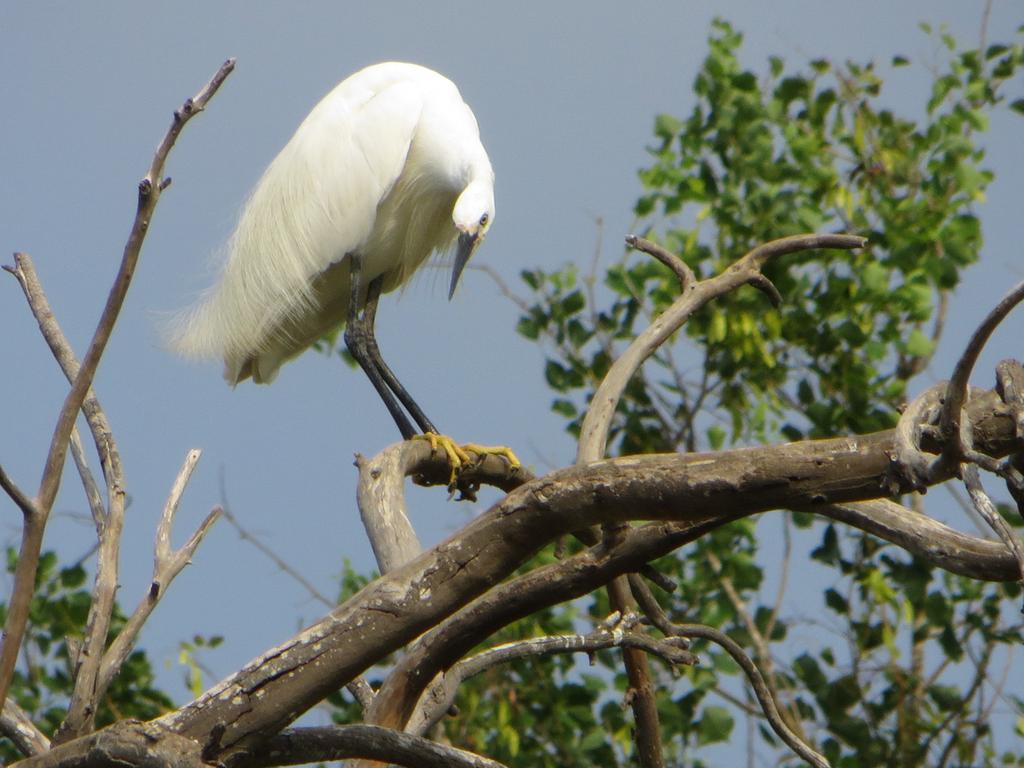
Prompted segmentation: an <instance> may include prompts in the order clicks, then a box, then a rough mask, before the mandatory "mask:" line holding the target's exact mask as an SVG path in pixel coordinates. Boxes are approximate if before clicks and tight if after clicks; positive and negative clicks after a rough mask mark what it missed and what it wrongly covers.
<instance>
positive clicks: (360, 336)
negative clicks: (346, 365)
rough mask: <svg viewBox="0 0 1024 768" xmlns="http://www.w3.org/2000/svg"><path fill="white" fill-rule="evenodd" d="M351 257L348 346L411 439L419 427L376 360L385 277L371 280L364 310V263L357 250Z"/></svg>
mask: <svg viewBox="0 0 1024 768" xmlns="http://www.w3.org/2000/svg"><path fill="white" fill-rule="evenodd" d="M349 259H350V262H349V263H350V268H349V282H350V287H351V297H350V299H349V304H348V322H347V323H346V325H345V346H346V347H347V348H348V351H349V352H350V353H351V355H352V357H354V358H355V360H356V362H357V363H359V367H360V368H362V369H363V372H364V373H365V374H366V377H367V378H368V379H369V380H370V383H371V384H373V388H374V389H376V390H377V394H378V395H380V399H381V400H383V401H384V407H385V408H387V409H388V413H390V414H391V418H392V419H394V420H395V424H396V425H397V426H398V431H399V432H401V433H402V438H403V439H405V440H411V439H412V437H413V436H414V435H415V434H416V430H415V429H414V428H413V426H412V424H411V423H409V419H408V417H407V416H406V415H405V412H404V411H403V410H402V406H401V405H399V403H398V401H397V400H396V399H395V395H394V394H392V392H391V390H390V389H389V388H388V384H387V381H386V379H385V377H384V375H383V374H382V372H381V371H380V369H379V368H378V367H377V365H376V362H375V360H380V350H379V349H377V342H376V341H375V339H374V337H373V321H374V317H375V315H376V312H377V299H378V298H379V297H380V288H381V285H380V283H381V279H380V278H377V279H375V280H371V281H370V285H369V286H367V290H366V298H367V302H366V307H365V309H364V310H363V311H362V312H360V311H359V303H360V299H361V298H362V297H361V296H360V293H361V290H360V288H361V282H362V274H363V262H362V258H360V257H359V255H358V254H354V253H351V254H349ZM371 296H372V297H373V301H372V302H371V301H370V298H371ZM374 353H376V354H374ZM381 362H383V361H381ZM388 373H389V374H391V377H392V378H394V374H392V373H391V371H390V370H389V371H388Z"/></svg>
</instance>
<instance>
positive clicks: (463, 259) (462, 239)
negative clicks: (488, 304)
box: [448, 232, 480, 301]
mask: <svg viewBox="0 0 1024 768" xmlns="http://www.w3.org/2000/svg"><path fill="white" fill-rule="evenodd" d="M479 239H480V238H479V237H478V236H477V235H471V234H470V233H469V232H463V233H462V234H460V235H459V244H458V245H457V246H456V247H455V265H454V266H453V267H452V284H451V287H450V288H449V289H448V300H449V301H451V299H452V296H454V295H455V286H457V285H458V284H459V277H460V276H461V275H462V270H464V269H465V268H466V263H467V262H468V261H469V257H470V256H472V255H473V251H475V250H476V244H477V242H479Z"/></svg>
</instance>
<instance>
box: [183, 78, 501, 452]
mask: <svg viewBox="0 0 1024 768" xmlns="http://www.w3.org/2000/svg"><path fill="white" fill-rule="evenodd" d="M493 221H494V172H493V170H492V169H491V163H490V160H489V159H488V157H487V152H486V151H485V150H484V147H483V145H482V144H481V143H480V134H479V129H478V127H477V122H476V118H475V117H474V116H473V113H472V111H471V110H470V108H469V107H468V106H467V105H466V104H465V102H463V100H462V96H461V95H460V94H459V91H458V89H457V88H456V87H455V85H454V83H452V82H451V81H450V80H448V79H447V78H445V77H443V76H442V75H440V74H438V73H437V72H434V71H432V70H430V69H427V68H425V67H421V66H417V65H415V64H403V63H398V62H388V63H384V64H376V65H374V66H370V67H367V68H366V69H363V70H360V71H359V72H356V73H355V74H354V75H352V76H351V77H349V78H347V79H346V80H344V81H343V82H342V83H341V84H339V85H338V86H337V87H335V88H334V90H332V91H331V92H330V93H328V94H327V96H325V97H324V98H323V100H322V101H321V102H320V103H319V104H317V105H316V107H314V108H313V111H312V112H310V113H309V115H308V116H307V117H306V119H305V120H304V121H303V122H302V124H301V125H300V126H299V128H298V130H297V131H296V132H295V135H294V136H292V138H291V140H290V141H289V142H288V143H287V144H286V145H285V147H284V149H282V150H281V152H280V154H278V156H277V157H276V158H275V159H274V161H273V162H272V163H271V164H270V166H269V167H268V168H267V170H266V172H265V173H264V174H263V177H262V178H261V179H260V180H259V182H258V183H257V185H256V187H255V189H254V190H253V192H252V194H251V196H250V197H249V200H248V202H247V203H246V205H245V208H244V210H243V212H242V214H241V217H240V220H239V222H238V226H237V229H236V230H235V232H234V234H233V235H232V237H231V239H230V241H229V244H228V249H227V251H228V254H227V259H226V262H225V264H224V268H223V273H222V275H221V278H220V281H219V282H218V283H217V285H216V286H214V287H213V289H212V290H211V291H210V292H209V293H208V294H207V295H206V296H205V298H204V299H203V300H202V301H201V302H200V303H199V305H198V306H196V307H195V308H193V309H192V310H191V311H189V312H188V313H186V315H185V316H184V317H183V318H182V319H181V320H180V322H179V323H178V325H177V327H176V329H175V330H174V331H172V339H171V344H172V346H173V347H174V348H175V349H176V350H177V351H179V352H181V353H183V354H185V355H187V356H189V357H194V358H213V357H219V358H221V359H223V361H224V377H225V378H226V379H227V381H228V383H230V384H232V385H235V384H238V383H239V382H241V381H244V380H245V379H247V378H250V377H251V378H252V379H253V381H255V382H256V383H269V382H270V381H272V380H273V378H274V377H275V376H276V375H277V372H278V369H279V368H280V367H281V365H282V364H284V363H285V362H287V361H288V360H290V359H291V358H293V357H295V356H296V355H298V354H299V353H301V352H302V351H303V350H305V349H306V348H307V347H309V346H310V345H311V344H313V343H314V342H315V341H317V340H318V339H320V338H321V337H323V336H324V334H326V333H328V332H330V331H332V330H335V329H338V328H340V327H341V326H342V325H344V324H347V328H346V331H345V343H346V345H347V346H348V347H349V350H350V351H351V353H352V355H353V356H354V357H355V358H356V360H357V361H358V362H359V364H360V365H361V366H362V368H363V370H364V371H365V372H366V374H367V375H368V376H369V378H370V380H371V382H373V384H374V386H375V387H376V388H377V390H378V392H379V393H380V395H381V397H382V399H383V400H384V402H385V405H386V406H387V407H388V410H389V411H390V412H391V414H392V416H393V417H394V419H395V421H396V423H397V424H398V428H399V430H400V431H401V432H402V435H403V437H405V438H406V439H408V438H410V437H412V436H413V434H414V433H415V430H414V429H413V428H412V426H411V425H410V423H409V420H408V419H407V418H406V417H405V414H404V413H402V409H401V407H400V406H399V405H398V403H397V402H396V398H397V399H398V400H399V401H400V402H401V403H402V405H404V406H405V408H406V409H407V410H408V411H409V413H410V415H412V417H413V419H414V420H415V421H416V423H417V424H418V425H419V427H420V429H422V430H423V431H424V432H426V433H435V434H436V432H437V430H436V429H435V428H434V426H433V424H432V423H431V422H430V421H429V420H428V419H427V418H426V417H425V416H424V415H423V412H422V411H421V410H420V409H419V407H418V406H417V405H416V403H415V402H414V401H413V400H412V398H411V397H409V395H408V393H407V392H406V391H405V389H404V388H403V387H402V386H401V384H400V383H399V382H398V380H397V378H396V377H395V376H394V374H392V373H391V371H390V370H389V369H388V367H387V365H386V364H385V363H384V361H383V359H382V358H381V357H380V352H379V351H378V349H377V344H376V341H375V338H374V332H373V320H374V313H375V311H376V304H377V298H378V297H379V295H380V294H381V293H382V292H383V293H387V292H388V291H392V290H394V289H395V288H397V287H399V286H401V285H403V284H404V283H405V282H406V281H407V280H409V278H410V277H411V276H412V274H413V273H414V272H415V271H416V270H417V269H418V268H419V267H420V266H421V265H422V264H423V262H424V261H425V260H426V259H427V257H428V256H430V255H431V254H432V253H434V252H444V251H447V250H450V249H452V248H453V247H454V249H455V254H454V267H453V269H452V276H451V286H450V290H449V299H450V298H451V296H452V294H453V293H454V291H455V287H456V285H457V284H458V280H459V276H460V275H461V273H462V270H463V268H464V267H465V265H466V262H467V261H468V260H469V258H470V256H472V254H473V252H474V251H475V250H476V248H477V246H479V244H480V242H481V241H482V240H483V238H484V236H485V235H486V234H487V231H488V230H489V229H490V227H491V224H492V223H493Z"/></svg>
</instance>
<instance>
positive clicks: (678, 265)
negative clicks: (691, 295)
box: [626, 235, 697, 293]
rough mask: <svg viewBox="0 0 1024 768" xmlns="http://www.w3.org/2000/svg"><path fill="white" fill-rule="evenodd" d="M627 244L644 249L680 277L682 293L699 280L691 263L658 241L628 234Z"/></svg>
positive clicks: (639, 249) (640, 249)
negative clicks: (691, 267) (663, 246)
mask: <svg viewBox="0 0 1024 768" xmlns="http://www.w3.org/2000/svg"><path fill="white" fill-rule="evenodd" d="M626 245H628V246H629V247H630V248H636V249H637V250H638V251H643V252H644V253H646V254H647V255H648V256H653V257H654V258H656V259H657V260H658V261H660V262H661V263H662V264H664V265H665V266H666V267H668V268H669V269H671V270H672V271H673V272H674V273H675V276H676V277H677V278H678V279H679V292H680V293H685V292H686V288H687V286H690V285H693V284H694V283H696V282H697V276H696V275H694V274H693V270H692V269H690V265H689V264H687V263H686V262H685V261H683V260H682V259H681V258H679V257H678V256H676V255H675V254H674V253H672V252H671V251H669V250H668V249H667V248H662V247H661V246H660V245H658V244H657V243H655V242H652V241H650V240H647V239H645V238H643V237H638V236H636V235H626Z"/></svg>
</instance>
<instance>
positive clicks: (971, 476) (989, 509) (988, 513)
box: [963, 464, 1024, 581]
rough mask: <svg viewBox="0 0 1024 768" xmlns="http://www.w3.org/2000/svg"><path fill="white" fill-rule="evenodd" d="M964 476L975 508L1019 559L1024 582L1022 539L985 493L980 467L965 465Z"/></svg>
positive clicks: (1021, 577)
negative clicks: (979, 472) (979, 471)
mask: <svg viewBox="0 0 1024 768" xmlns="http://www.w3.org/2000/svg"><path fill="white" fill-rule="evenodd" d="M963 475H964V485H965V486H966V487H967V493H968V494H969V495H970V497H971V501H972V502H973V503H974V508H975V509H976V510H977V511H978V514H979V515H981V517H982V519H983V520H984V521H985V522H986V523H987V524H988V526H989V528H991V529H992V530H993V531H995V533H996V535H997V536H999V538H1000V540H1001V541H1002V542H1003V544H1005V545H1006V548H1007V549H1009V550H1010V551H1011V552H1012V553H1013V556H1014V557H1015V558H1016V559H1017V567H1018V569H1019V570H1020V580H1021V581H1024V546H1022V545H1021V542H1020V539H1018V538H1017V535H1016V534H1015V533H1014V532H1013V529H1012V528H1010V525H1009V523H1007V522H1006V521H1005V520H1004V519H1003V516H1002V515H1001V514H999V510H998V509H996V505H995V504H993V503H992V499H990V498H989V496H988V494H987V493H985V488H984V486H983V485H982V484H981V477H980V475H979V474H978V467H977V466H975V465H974V464H965V465H964V467H963Z"/></svg>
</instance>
